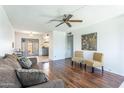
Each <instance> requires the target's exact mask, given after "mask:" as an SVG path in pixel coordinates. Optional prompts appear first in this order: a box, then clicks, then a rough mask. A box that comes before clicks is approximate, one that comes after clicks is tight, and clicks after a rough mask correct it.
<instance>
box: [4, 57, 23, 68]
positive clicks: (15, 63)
mask: <svg viewBox="0 0 124 93" xmlns="http://www.w3.org/2000/svg"><path fill="white" fill-rule="evenodd" d="M3 64H6V65H8V66H11V67H13V68H14V69H16V68H22V67H21V66H20V64H19V62H18V61H16V60H13V59H11V58H9V57H7V58H4V59H3Z"/></svg>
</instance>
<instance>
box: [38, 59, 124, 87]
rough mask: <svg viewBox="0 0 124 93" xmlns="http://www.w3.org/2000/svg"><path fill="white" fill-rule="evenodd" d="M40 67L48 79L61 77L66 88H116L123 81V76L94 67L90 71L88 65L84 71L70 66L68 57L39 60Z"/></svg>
mask: <svg viewBox="0 0 124 93" xmlns="http://www.w3.org/2000/svg"><path fill="white" fill-rule="evenodd" d="M39 66H40V68H41V69H42V70H43V71H44V72H45V73H46V74H47V75H48V77H49V79H50V80H54V79H62V80H63V81H64V82H65V87H66V88H117V87H119V86H120V85H121V83H122V82H123V81H124V77H123V76H119V75H117V74H113V73H110V72H107V71H104V74H103V75H102V73H101V70H98V69H95V73H91V68H90V67H88V68H87V71H86V72H85V70H84V68H80V67H79V66H78V65H77V66H73V67H72V66H71V61H70V59H66V60H59V61H51V62H45V63H43V62H40V63H39Z"/></svg>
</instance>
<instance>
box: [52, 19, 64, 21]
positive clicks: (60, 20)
mask: <svg viewBox="0 0 124 93" xmlns="http://www.w3.org/2000/svg"><path fill="white" fill-rule="evenodd" d="M50 21H63V20H56V19H53V20H50Z"/></svg>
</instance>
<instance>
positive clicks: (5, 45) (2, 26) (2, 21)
mask: <svg viewBox="0 0 124 93" xmlns="http://www.w3.org/2000/svg"><path fill="white" fill-rule="evenodd" d="M12 42H14V30H13V27H12V25H11V23H10V21H9V19H8V16H7V15H6V13H5V11H4V9H3V7H2V6H0V56H4V54H5V53H12V52H13V48H12Z"/></svg>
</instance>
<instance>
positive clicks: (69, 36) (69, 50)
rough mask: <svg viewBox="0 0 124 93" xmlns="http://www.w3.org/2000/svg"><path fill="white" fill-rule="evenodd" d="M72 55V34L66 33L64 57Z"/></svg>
mask: <svg viewBox="0 0 124 93" xmlns="http://www.w3.org/2000/svg"><path fill="white" fill-rule="evenodd" d="M72 56H73V35H72V34H70V33H69V34H67V53H66V58H71V57H72Z"/></svg>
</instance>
